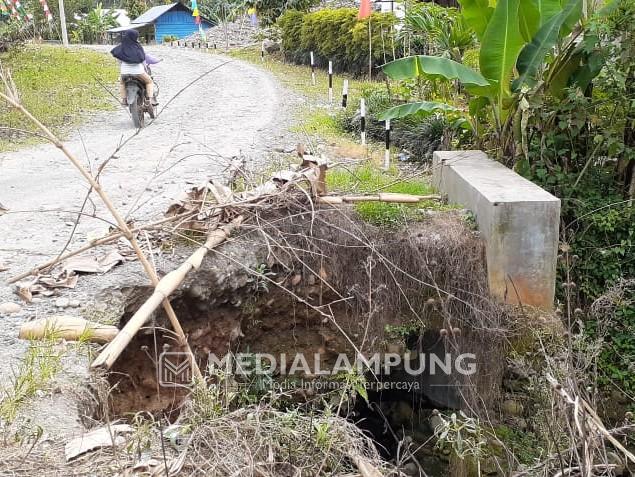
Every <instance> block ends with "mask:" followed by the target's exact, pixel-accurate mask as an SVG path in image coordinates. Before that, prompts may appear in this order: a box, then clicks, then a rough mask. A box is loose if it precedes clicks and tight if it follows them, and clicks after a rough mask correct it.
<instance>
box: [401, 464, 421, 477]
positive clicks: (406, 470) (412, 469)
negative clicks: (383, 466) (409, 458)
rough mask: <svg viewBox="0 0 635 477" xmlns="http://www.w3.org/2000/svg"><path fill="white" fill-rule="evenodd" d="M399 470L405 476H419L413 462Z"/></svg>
mask: <svg viewBox="0 0 635 477" xmlns="http://www.w3.org/2000/svg"><path fill="white" fill-rule="evenodd" d="M401 470H402V471H403V473H404V474H406V475H412V476H414V477H418V476H419V468H418V467H417V464H415V463H414V462H408V463H407V464H406V465H404V466H403V467H402V468H401Z"/></svg>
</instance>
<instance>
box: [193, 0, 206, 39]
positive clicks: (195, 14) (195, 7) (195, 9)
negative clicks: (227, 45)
mask: <svg viewBox="0 0 635 477" xmlns="http://www.w3.org/2000/svg"><path fill="white" fill-rule="evenodd" d="M192 16H193V17H194V23H195V24H197V25H198V32H199V34H200V35H201V40H202V41H205V32H204V31H203V25H202V24H201V14H200V13H199V11H198V3H197V2H196V0H192Z"/></svg>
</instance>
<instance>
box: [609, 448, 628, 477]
mask: <svg viewBox="0 0 635 477" xmlns="http://www.w3.org/2000/svg"><path fill="white" fill-rule="evenodd" d="M606 461H607V463H608V464H614V465H615V468H614V469H613V472H614V473H615V475H624V474H625V473H626V464H625V463H624V460H623V459H622V458H621V457H620V456H619V455H617V454H616V453H615V452H612V451H609V452H607V453H606Z"/></svg>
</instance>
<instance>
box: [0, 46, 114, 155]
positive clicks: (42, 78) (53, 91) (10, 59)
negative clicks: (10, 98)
mask: <svg viewBox="0 0 635 477" xmlns="http://www.w3.org/2000/svg"><path fill="white" fill-rule="evenodd" d="M0 61H1V62H2V64H3V65H4V67H5V68H7V69H9V70H10V71H11V74H12V76H13V79H14V81H15V84H16V86H17V88H18V91H19V94H20V98H21V100H22V103H23V104H24V106H25V107H26V108H27V109H28V110H29V111H30V112H31V113H32V114H33V115H34V116H35V117H36V118H38V119H39V120H40V121H42V122H43V123H44V124H45V125H47V126H50V127H51V128H52V129H53V131H55V132H56V133H64V132H65V129H67V128H68V126H72V125H74V124H77V123H78V122H79V121H80V120H81V116H82V114H83V113H85V112H88V111H96V110H108V109H114V106H115V103H114V100H113V98H112V97H111V96H110V95H109V94H108V92H107V91H105V90H104V88H103V87H102V86H100V85H99V83H98V82H97V81H96V80H95V78H98V79H99V81H101V82H102V83H103V84H104V85H107V86H109V87H110V86H112V84H113V83H114V82H115V81H116V80H117V78H118V76H119V73H118V70H117V67H116V64H115V62H114V61H113V60H112V59H111V58H110V57H109V56H107V55H105V54H103V53H98V52H95V51H91V50H88V49H70V50H69V49H65V48H61V47H57V46H51V45H40V46H27V47H23V48H14V49H12V50H10V52H9V53H5V54H0ZM0 124H2V125H3V126H6V127H9V128H16V129H22V130H33V127H32V125H31V124H30V123H29V122H28V120H27V119H25V118H24V117H23V116H22V115H21V114H20V113H19V112H17V111H15V110H10V109H9V108H8V107H7V105H6V104H0ZM33 141H34V138H33V136H29V135H26V136H25V135H23V134H19V135H18V134H16V133H15V132H11V131H6V130H5V131H2V130H0V150H8V149H14V148H15V147H16V146H18V145H24V144H25V143H32V142H33Z"/></svg>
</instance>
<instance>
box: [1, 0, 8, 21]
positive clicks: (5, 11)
mask: <svg viewBox="0 0 635 477" xmlns="http://www.w3.org/2000/svg"><path fill="white" fill-rule="evenodd" d="M9 15H10V13H9V7H7V4H6V3H5V1H4V0H0V16H2V17H8V16H9Z"/></svg>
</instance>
